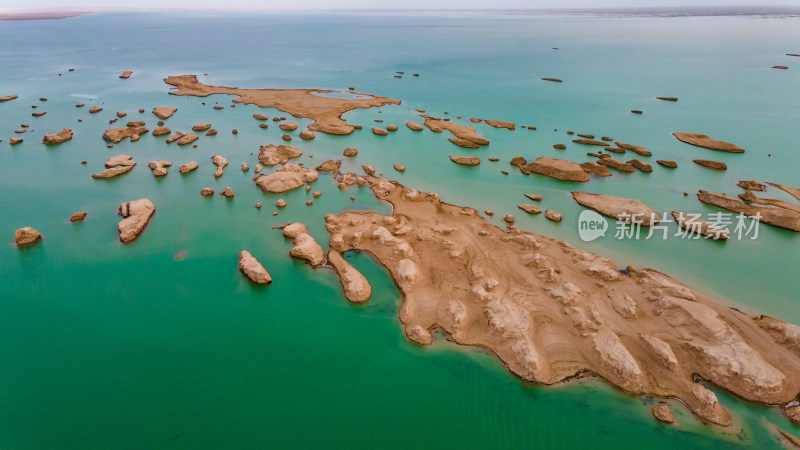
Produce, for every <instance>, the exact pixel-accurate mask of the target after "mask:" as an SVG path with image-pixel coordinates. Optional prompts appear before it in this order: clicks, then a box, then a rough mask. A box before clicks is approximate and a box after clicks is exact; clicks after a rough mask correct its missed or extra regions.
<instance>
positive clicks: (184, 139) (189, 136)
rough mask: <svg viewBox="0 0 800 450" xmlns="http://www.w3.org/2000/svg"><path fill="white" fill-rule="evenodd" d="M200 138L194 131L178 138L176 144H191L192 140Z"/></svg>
mask: <svg viewBox="0 0 800 450" xmlns="http://www.w3.org/2000/svg"><path fill="white" fill-rule="evenodd" d="M198 139H199V137H198V136H197V135H196V134H194V133H186V134H184V135H183V136H181V137H180V138H179V139H178V142H176V144H178V145H189V144H191V143H192V142H194V141H196V140H198Z"/></svg>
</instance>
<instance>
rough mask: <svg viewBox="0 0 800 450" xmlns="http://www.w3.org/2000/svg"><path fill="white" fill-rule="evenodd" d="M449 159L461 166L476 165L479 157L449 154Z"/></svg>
mask: <svg viewBox="0 0 800 450" xmlns="http://www.w3.org/2000/svg"><path fill="white" fill-rule="evenodd" d="M450 161H453V162H454V163H456V164H459V165H462V166H477V165H478V164H480V163H481V159H480V158H478V157H476V156H451V157H450Z"/></svg>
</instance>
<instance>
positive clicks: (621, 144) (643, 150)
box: [615, 141, 653, 156]
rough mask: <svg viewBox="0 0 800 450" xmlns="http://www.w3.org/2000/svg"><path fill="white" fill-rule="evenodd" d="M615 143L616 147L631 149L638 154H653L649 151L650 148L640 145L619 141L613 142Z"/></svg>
mask: <svg viewBox="0 0 800 450" xmlns="http://www.w3.org/2000/svg"><path fill="white" fill-rule="evenodd" d="M615 144H617V147H619V148H623V149H625V150H629V151H632V152H633V153H636V154H637V155H639V156H652V155H653V153H652V152H650V150H648V149H646V148H644V147H642V146H641V145H633V144H626V143H624V142H619V141H617V142H615Z"/></svg>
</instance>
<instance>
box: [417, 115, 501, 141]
mask: <svg viewBox="0 0 800 450" xmlns="http://www.w3.org/2000/svg"><path fill="white" fill-rule="evenodd" d="M424 124H425V126H426V127H428V128H429V129H430V130H431V131H433V132H434V133H441V132H442V131H443V130H447V131H449V132H450V133H452V134H453V136H455V137H456V139H450V142H452V143H454V144H456V145H458V146H460V147H466V148H478V147H479V146H481V145H489V140H488V139H486V138H484V137H482V136H479V135H478V132H477V131H475V128H472V127H468V126H465V125H459V124H457V123H453V122H446V121H444V120H439V119H433V118H430V117H429V118H426V119H425V122H424Z"/></svg>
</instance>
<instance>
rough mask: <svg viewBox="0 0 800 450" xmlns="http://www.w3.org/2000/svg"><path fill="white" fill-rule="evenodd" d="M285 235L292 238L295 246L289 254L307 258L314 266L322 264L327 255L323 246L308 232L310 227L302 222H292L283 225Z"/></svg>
mask: <svg viewBox="0 0 800 450" xmlns="http://www.w3.org/2000/svg"><path fill="white" fill-rule="evenodd" d="M283 235H284V236H285V237H287V238H289V239H292V243H293V244H294V247H292V249H291V250H290V251H289V255H291V256H293V257H295V258H300V259H305V260H306V261H308V262H309V263H311V265H312V266H318V265H320V264H322V260H323V257H324V256H325V254H324V252H323V251H322V247H320V246H319V244H317V241H315V240H314V238H313V237H312V236H311V235H310V234H309V233H308V229H307V228H306V226H305V225H303V224H302V223H300V222H295V223H290V224H287V225H284V226H283Z"/></svg>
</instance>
